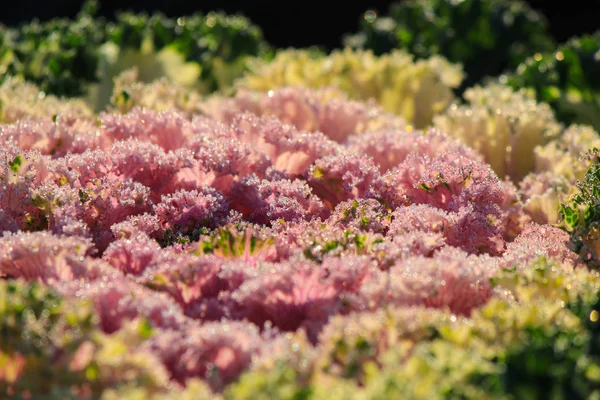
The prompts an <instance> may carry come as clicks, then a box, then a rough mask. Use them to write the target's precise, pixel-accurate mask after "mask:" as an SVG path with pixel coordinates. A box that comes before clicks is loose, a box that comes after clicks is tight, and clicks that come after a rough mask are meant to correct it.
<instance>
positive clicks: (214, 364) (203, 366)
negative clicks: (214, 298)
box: [144, 321, 263, 390]
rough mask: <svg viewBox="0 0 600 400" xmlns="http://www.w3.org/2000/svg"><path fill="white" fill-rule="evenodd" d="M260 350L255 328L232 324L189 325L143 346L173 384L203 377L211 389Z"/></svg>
mask: <svg viewBox="0 0 600 400" xmlns="http://www.w3.org/2000/svg"><path fill="white" fill-rule="evenodd" d="M262 347H263V339H262V337H261V335H260V333H259V331H258V329H257V328H256V326H254V325H252V324H250V323H246V322H233V321H224V322H212V323H205V324H202V325H191V326H190V327H189V328H188V329H186V330H185V331H181V330H163V331H160V332H159V333H158V334H157V335H155V336H154V337H153V338H152V339H151V340H150V341H149V342H148V343H147V344H146V345H144V348H145V349H146V350H148V351H149V352H151V353H154V354H157V355H158V357H159V359H160V360H162V362H163V364H164V365H165V366H166V368H167V370H168V371H169V372H170V373H171V376H172V377H173V379H175V380H176V381H177V382H180V383H182V384H185V382H186V381H187V380H188V379H190V378H194V377H197V378H204V379H206V381H207V382H208V383H209V384H210V385H211V387H212V388H213V389H215V390H220V389H223V387H224V386H225V384H227V383H229V382H231V381H233V380H234V379H235V378H237V377H238V376H239V375H240V374H241V373H242V372H243V371H244V370H245V369H246V368H248V366H249V365H250V363H251V362H252V358H253V356H256V355H258V354H259V352H260V351H261V348H262Z"/></svg>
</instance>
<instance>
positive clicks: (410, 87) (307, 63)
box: [237, 48, 463, 128]
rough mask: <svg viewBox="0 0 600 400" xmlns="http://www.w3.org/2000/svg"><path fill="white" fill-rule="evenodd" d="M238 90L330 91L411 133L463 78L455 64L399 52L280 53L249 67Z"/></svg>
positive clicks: (441, 106) (449, 99)
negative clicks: (391, 116) (367, 104)
mask: <svg viewBox="0 0 600 400" xmlns="http://www.w3.org/2000/svg"><path fill="white" fill-rule="evenodd" d="M249 68H250V71H249V72H248V73H247V74H246V75H245V76H244V77H243V78H241V79H240V80H239V82H238V83H237V86H238V87H241V88H247V89H251V90H256V91H269V90H273V89H277V88H283V87H288V86H303V87H306V88H312V89H320V88H323V87H329V86H332V87H335V88H337V89H339V90H341V91H343V92H345V93H346V94H347V95H348V96H349V97H350V98H351V99H355V100H361V101H368V100H370V99H374V100H376V101H377V103H379V104H380V105H381V106H382V107H383V109H384V110H386V111H388V112H392V113H395V114H398V115H400V116H402V117H403V118H404V119H405V120H406V121H407V122H409V123H412V124H414V125H415V126H416V127H417V128H425V127H427V126H429V125H430V124H431V120H432V118H433V116H434V115H435V114H437V113H439V112H441V111H443V110H444V109H446V107H448V105H450V103H451V102H452V101H453V100H454V95H453V91H452V90H453V89H454V88H457V87H458V86H459V85H460V83H461V81H462V79H463V73H462V69H461V67H460V65H458V64H452V63H450V62H448V61H447V60H446V59H445V58H443V57H439V56H431V57H429V58H426V59H422V60H421V59H420V60H415V59H414V57H413V56H412V55H411V54H409V53H407V52H404V51H392V52H391V53H389V54H384V55H381V56H377V55H375V54H374V53H373V52H372V51H371V50H352V49H350V48H345V49H344V50H334V51H333V52H332V53H331V54H329V55H323V54H321V53H319V52H313V51H310V50H296V49H289V50H282V51H279V52H277V53H276V55H275V57H274V58H273V59H272V60H269V61H268V62H266V61H263V60H257V62H254V63H251V64H250V66H249Z"/></svg>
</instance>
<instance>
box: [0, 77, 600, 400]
mask: <svg viewBox="0 0 600 400" xmlns="http://www.w3.org/2000/svg"><path fill="white" fill-rule="evenodd" d="M135 74H136V72H135V71H129V72H126V73H125V74H124V75H122V76H121V77H120V78H119V80H117V82H116V89H115V90H114V92H113V95H112V98H113V102H112V105H111V107H110V108H108V109H107V110H106V111H104V112H101V113H95V112H94V111H93V110H90V109H89V108H87V107H85V106H84V105H82V104H83V103H80V102H78V101H76V100H64V99H59V98H56V97H53V96H51V95H45V96H44V95H41V92H40V91H39V89H37V88H36V87H35V86H34V85H32V84H31V83H23V82H21V81H19V79H10V80H8V81H7V82H5V83H4V84H3V86H2V87H0V96H3V97H2V99H3V105H2V107H3V108H2V116H3V120H2V124H0V140H1V142H2V147H1V148H0V230H1V231H2V232H3V233H2V236H1V237H0V334H1V335H2V341H1V342H0V391H1V392H0V393H1V395H2V396H4V397H8V398H51V399H55V398H56V399H59V398H60V399H62V398H84V399H88V398H89V399H96V398H104V399H117V398H118V399H122V398H131V399H139V398H152V399H179V398H189V399H196V398H217V399H218V398H224V399H244V398H249V399H256V398H281V399H284V398H306V399H322V398H323V399H324V398H332V397H334V398H336V397H339V398H340V399H342V398H343V399H348V398H349V399H371V398H390V397H391V398H396V397H408V398H440V399H441V398H447V397H449V396H450V397H451V396H460V397H462V398H472V399H475V398H482V397H489V398H502V397H506V396H514V397H519V396H521V394H522V393H534V394H535V395H536V396H538V397H539V398H544V397H547V396H549V395H552V396H555V397H557V398H583V397H586V396H588V395H592V394H594V393H596V391H597V390H598V389H597V382H598V377H597V371H598V369H599V368H600V366H599V365H600V364H599V361H598V355H597V351H596V350H595V348H596V344H595V342H596V339H597V338H596V336H595V332H596V330H597V329H596V328H597V327H596V323H597V321H598V319H599V318H598V311H597V303H598V287H599V286H598V285H600V277H599V275H598V274H597V273H596V272H595V271H594V270H590V269H588V268H589V266H592V267H593V266H594V264H593V263H591V264H589V265H586V263H585V261H587V260H581V258H580V257H578V255H577V254H576V253H575V252H573V251H572V247H573V242H572V241H571V240H570V238H569V234H568V233H566V232H564V231H563V230H561V229H559V228H557V227H555V226H552V225H550V224H548V223H547V222H548V220H546V221H539V215H542V214H540V213H539V212H538V211H539V208H541V207H539V208H535V207H534V206H531V205H530V202H531V199H539V198H541V197H543V195H544V194H545V192H543V191H541V190H540V189H539V188H538V187H534V185H533V184H532V183H531V181H535V180H536V176H537V175H535V174H544V173H551V174H552V173H556V175H557V176H562V177H563V178H564V179H565V180H566V181H569V182H572V181H573V180H576V179H579V178H580V174H582V173H583V171H584V170H585V169H586V168H587V165H592V167H593V166H595V165H597V164H596V163H595V162H596V161H595V160H594V159H590V160H589V161H586V162H587V163H588V164H582V165H581V166H580V168H579V169H577V170H570V169H568V168H566V165H568V164H569V163H570V162H572V161H573V160H575V159H576V158H578V157H579V155H580V153H582V152H586V151H587V146H588V145H589V144H590V143H589V141H588V140H587V139H589V138H590V137H596V134H595V132H594V131H593V130H592V129H591V128H585V127H578V126H573V127H570V128H569V129H567V130H566V131H564V132H563V128H562V127H561V126H559V124H557V123H556V121H555V120H554V119H553V116H552V114H551V112H550V111H549V109H546V108H545V106H536V107H532V108H530V109H528V110H525V111H528V112H531V113H532V116H527V117H523V122H522V123H521V125H519V124H518V123H516V125H515V126H517V127H518V129H517V131H516V132H517V135H516V136H517V139H518V140H516V141H515V142H514V143H513V142H511V143H513V144H514V146H515V149H516V151H522V154H524V155H523V156H520V157H525V156H528V157H531V159H532V160H533V161H535V162H534V163H533V165H529V164H528V165H527V166H526V168H525V167H524V168H522V169H520V168H517V169H511V168H507V169H506V170H505V171H504V172H503V173H502V178H504V177H510V178H511V179H512V180H511V179H501V178H500V177H499V175H500V173H499V172H498V171H495V169H496V168H499V167H502V168H505V167H506V166H507V165H508V166H512V165H514V163H513V160H512V159H511V158H510V157H504V158H502V160H504V161H505V163H502V162H497V163H496V162H495V160H497V159H495V158H491V156H492V155H494V154H493V153H492V152H486V151H485V147H483V146H478V145H477V143H476V142H470V140H471V139H469V137H468V135H466V134H464V135H463V134H461V133H459V132H461V131H460V130H459V129H458V128H457V127H456V126H452V127H449V128H448V129H449V130H450V131H451V132H449V133H450V134H447V133H446V132H445V131H444V129H445V128H444V126H443V125H442V124H441V123H440V124H439V125H438V127H437V128H428V129H424V130H416V129H415V128H414V127H413V126H412V125H409V124H407V123H406V122H405V120H404V119H403V118H402V117H400V116H397V115H395V114H392V113H390V112H386V111H384V110H383V109H382V108H380V107H379V106H378V105H377V104H376V103H375V102H373V101H370V102H367V103H363V102H360V101H357V100H355V99H350V98H349V97H346V95H344V94H343V93H342V92H340V91H339V89H335V88H322V89H319V90H313V89H308V88H301V87H287V88H280V89H273V90H271V91H268V92H266V93H265V92H260V91H258V92H254V91H250V90H240V91H238V92H237V93H236V94H234V95H233V96H231V97H227V96H225V95H223V94H221V95H217V96H211V97H210V98H206V99H205V98H202V97H201V96H200V94H199V92H198V91H194V90H190V89H186V88H185V87H184V86H182V85H171V83H170V82H169V81H168V80H167V79H166V78H163V79H162V80H159V81H156V82H151V83H148V84H144V83H142V82H139V81H136V79H135ZM478 90H480V89H474V93H475V94H474V97H473V99H474V100H473V101H472V104H471V105H470V106H471V107H473V109H476V108H477V107H479V109H481V110H482V111H481V115H484V114H485V118H489V119H491V118H496V119H497V120H496V121H497V124H498V125H500V124H501V122H499V121H502V119H501V118H503V116H501V115H500V114H497V113H487V111H486V109H485V107H486V106H487V104H488V102H487V101H483V100H481V99H483V98H484V97H485V96H484V95H480V96H477V95H476V94H477V93H479V92H477V91H478ZM481 90H483V89H481ZM496 90H497V91H498V92H500V93H508V94H506V98H504V97H502V96H500V98H499V99H498V104H496V103H494V104H495V105H494V107H499V108H501V109H502V110H507V111H505V112H506V113H509V111H508V110H510V109H509V108H503V107H507V106H506V104H505V103H510V102H511V101H510V100H506V99H513V98H520V97H519V96H521V94H518V93H514V92H512V91H511V90H510V89H508V88H497V89H496ZM494 93H496V92H494ZM4 99H6V101H4ZM477 99H479V100H477ZM505 100H506V101H505ZM522 100H523V99H522ZM503 101H505V103H502V102H503ZM531 101H532V100H531ZM523 102H524V104H529V103H527V102H526V101H525V100H523ZM519 104H520V103H519ZM514 106H515V107H517V105H514ZM517 108H518V107H517ZM454 111H456V109H454ZM484 111H485V113H484ZM450 112H452V110H451V111H450ZM503 112H504V111H503ZM486 113H487V114H486ZM463 114H464V115H465V118H467V116H469V115H472V114H473V113H471V114H469V113H468V112H467V111H466V110H465V111H464V113H463ZM514 114H515V115H517V111H514ZM540 115H543V116H544V118H540ZM444 118H449V117H448V116H446V117H444ZM482 118H483V117H482ZM509 119H510V121H512V118H509ZM532 121H533V122H532ZM534 122H535V123H534ZM469 123H470V122H469V121H468V120H467V119H465V120H462V122H461V125H460V126H468V124H469ZM511 123H512V122H511ZM532 124H533V125H532ZM538 125H539V126H538ZM532 126H533V127H532ZM545 127H551V128H552V129H556V132H557V133H556V135H547V136H546V135H545V134H543V132H545V130H544V129H546V128H545ZM497 131H498V132H500V130H497ZM506 135H508V136H510V135H513V136H514V132H507V133H506ZM490 137H492V138H495V137H497V135H490ZM465 138H466V139H465ZM521 139H522V140H521ZM469 145H472V146H473V147H469ZM496 149H498V150H503V149H504V151H506V149H505V148H503V147H502V145H501V144H498V145H497V146H496ZM504 154H512V153H510V152H506V153H504ZM518 154H521V153H518ZM496 157H497V156H496ZM498 159H500V157H499V158H498ZM552 160H553V161H555V162H554V163H553V162H551V161H552ZM516 161H520V160H516ZM490 163H495V164H492V165H490ZM520 165H521V164H519V166H520ZM561 168H563V169H565V170H568V171H566V172H565V171H563V172H559V171H561ZM515 171H518V172H519V173H518V174H517V173H515ZM521 171H522V172H521ZM569 171H570V172H569ZM526 173H530V174H533V175H530V177H529V178H525V179H524V180H521V178H522V177H523V176H525V174H526ZM561 174H562V175H561ZM588 175H589V173H588ZM528 179H529V180H528ZM591 179H592V178H589V177H588V178H585V182H588V181H589V184H590V185H592V184H593V182H592V181H591ZM526 195H527V196H529V197H526ZM535 196H538V197H535ZM582 198H583V197H582ZM544 199H545V198H544ZM539 202H541V200H540V201H539ZM535 204H539V203H535ZM557 207H558V206H557ZM544 210H546V211H548V212H549V210H551V207H548V208H546V209H544ZM534 211H536V212H537V213H536V212H534ZM588 214H589V213H588ZM543 215H545V214H543ZM536 221H537V222H536ZM538 222H539V223H538ZM539 359H542V360H544V364H543V367H544V368H541V367H540V364H538V361H537V360H539ZM548 365H550V366H552V369H551V370H548V369H547V368H546V366H548ZM539 382H543V383H544V385H539ZM560 396H563V397H560ZM573 396H579V397H573Z"/></svg>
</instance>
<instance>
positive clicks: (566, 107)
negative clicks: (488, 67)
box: [503, 32, 600, 130]
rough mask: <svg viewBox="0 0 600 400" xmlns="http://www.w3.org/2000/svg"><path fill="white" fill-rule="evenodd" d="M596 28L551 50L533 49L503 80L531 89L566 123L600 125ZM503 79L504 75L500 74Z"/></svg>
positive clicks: (599, 34)
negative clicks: (512, 72) (532, 53)
mask: <svg viewBox="0 0 600 400" xmlns="http://www.w3.org/2000/svg"><path fill="white" fill-rule="evenodd" d="M598 71H600V32H597V33H596V34H594V35H589V36H582V37H580V38H573V39H571V40H570V41H568V42H567V43H565V44H563V45H561V46H559V47H558V48H557V49H556V50H555V51H553V52H543V53H536V54H535V55H532V56H531V57H530V58H528V59H527V60H525V61H524V62H523V63H522V64H521V65H520V66H519V67H518V68H517V69H516V71H515V73H514V74H509V75H508V78H507V79H506V81H507V82H508V83H509V84H510V85H511V86H513V87H518V88H528V89H531V90H532V91H534V93H535V95H536V97H537V99H538V101H543V102H545V103H548V104H550V105H551V106H552V107H553V108H554V109H555V110H556V114H557V116H558V118H559V119H560V120H561V121H563V122H566V123H575V122H577V123H581V124H588V125H592V126H593V127H594V128H595V129H596V130H598V129H600V117H599V115H600V77H599V75H598ZM503 79H504V78H503Z"/></svg>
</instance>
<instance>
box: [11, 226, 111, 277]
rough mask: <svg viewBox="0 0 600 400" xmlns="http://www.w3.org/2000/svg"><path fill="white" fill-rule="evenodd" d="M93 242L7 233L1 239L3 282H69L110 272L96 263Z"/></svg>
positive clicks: (41, 235) (34, 234)
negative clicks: (6, 278)
mask: <svg viewBox="0 0 600 400" xmlns="http://www.w3.org/2000/svg"><path fill="white" fill-rule="evenodd" d="M92 252H93V251H92V243H91V241H90V240H88V239H85V238H81V237H60V236H55V235H52V234H49V233H47V232H34V233H25V232H21V233H18V234H10V233H7V234H5V235H4V236H3V237H0V278H1V277H8V278H24V279H26V280H28V281H41V282H46V283H49V282H70V281H72V280H77V279H80V278H90V279H91V278H94V277H97V276H99V275H102V274H103V273H106V272H108V271H110V268H109V267H108V266H106V265H102V263H101V262H100V261H98V260H96V259H92V258H89V257H88V255H90V254H91V253H92Z"/></svg>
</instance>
